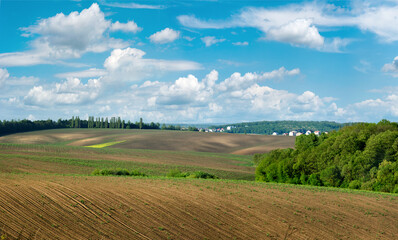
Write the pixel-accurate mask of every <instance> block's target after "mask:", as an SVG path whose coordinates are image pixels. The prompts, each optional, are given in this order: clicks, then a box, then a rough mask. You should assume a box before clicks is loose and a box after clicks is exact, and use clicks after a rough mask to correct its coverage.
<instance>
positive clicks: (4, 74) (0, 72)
mask: <svg viewBox="0 0 398 240" xmlns="http://www.w3.org/2000/svg"><path fill="white" fill-rule="evenodd" d="M9 76H10V74H9V73H8V71H7V69H5V68H0V87H2V86H3V85H4V84H5V82H6V80H7V79H8V77H9Z"/></svg>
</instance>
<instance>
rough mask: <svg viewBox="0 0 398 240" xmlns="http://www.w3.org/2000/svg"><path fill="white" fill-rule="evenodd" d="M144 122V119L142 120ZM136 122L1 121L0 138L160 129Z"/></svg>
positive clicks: (92, 119) (98, 119)
mask: <svg viewBox="0 0 398 240" xmlns="http://www.w3.org/2000/svg"><path fill="white" fill-rule="evenodd" d="M140 120H141V121H142V118H141V119H140ZM141 121H140V122H139V123H138V122H136V123H135V124H134V123H131V122H130V121H128V123H125V121H124V120H121V118H120V117H118V118H116V117H112V118H111V119H110V121H109V122H108V118H105V120H104V118H96V119H95V118H94V117H92V116H89V117H88V120H81V119H80V117H78V116H77V117H75V116H73V117H72V118H71V119H69V120H61V119H58V121H53V120H38V121H30V120H26V119H25V120H19V121H15V120H11V121H7V120H4V121H0V136H1V135H6V134H11V133H18V132H27V131H34V130H44V129H55V128H128V129H133V128H135V129H137V128H140V126H141V128H143V129H160V124H159V123H154V122H151V123H144V122H141Z"/></svg>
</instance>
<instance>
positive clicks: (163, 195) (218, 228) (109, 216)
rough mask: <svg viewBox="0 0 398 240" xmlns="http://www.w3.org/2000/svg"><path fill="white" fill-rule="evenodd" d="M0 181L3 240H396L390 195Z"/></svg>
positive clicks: (67, 179)
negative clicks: (5, 238)
mask: <svg viewBox="0 0 398 240" xmlns="http://www.w3.org/2000/svg"><path fill="white" fill-rule="evenodd" d="M0 177H1V178H2V181H1V182H0V195H1V196H2V197H1V198H0V235H3V236H6V237H7V238H8V239H13V238H17V237H19V238H20V239H25V238H30V239H57V238H60V239H234V238H236V239H397V237H398V225H397V224H396V223H397V222H398V197H397V196H396V195H395V196H393V195H382V194H377V193H361V194H360V193H356V194H355V193H354V194H353V193H344V192H340V191H331V190H326V191H325V190H324V189H320V190H319V189H316V188H301V187H295V186H289V185H288V186H286V185H275V184H256V183H246V182H241V183H237V182H223V181H205V180H203V181H199V180H186V179H185V180H178V179H177V180H176V179H134V178H122V177H73V176H64V177H62V176H32V175H8V174H2V175H0ZM286 235H287V237H286V238H285V236H286Z"/></svg>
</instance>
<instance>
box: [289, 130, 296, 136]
mask: <svg viewBox="0 0 398 240" xmlns="http://www.w3.org/2000/svg"><path fill="white" fill-rule="evenodd" d="M296 134H297V131H291V132H289V136H291V137H294V136H296Z"/></svg>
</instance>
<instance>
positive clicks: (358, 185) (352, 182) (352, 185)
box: [348, 180, 362, 189]
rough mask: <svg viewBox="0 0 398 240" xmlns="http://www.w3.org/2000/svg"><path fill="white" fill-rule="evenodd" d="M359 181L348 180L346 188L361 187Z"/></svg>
mask: <svg viewBox="0 0 398 240" xmlns="http://www.w3.org/2000/svg"><path fill="white" fill-rule="evenodd" d="M361 185H362V184H361V182H360V181H358V180H354V181H351V182H350V184H349V185H348V188H351V189H361Z"/></svg>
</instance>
